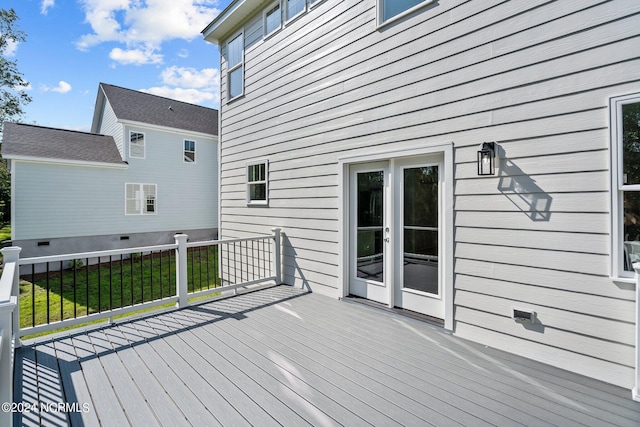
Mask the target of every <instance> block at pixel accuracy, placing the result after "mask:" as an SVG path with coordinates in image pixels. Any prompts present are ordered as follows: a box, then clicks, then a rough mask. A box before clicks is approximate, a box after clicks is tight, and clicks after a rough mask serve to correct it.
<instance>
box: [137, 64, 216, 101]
mask: <svg viewBox="0 0 640 427" xmlns="http://www.w3.org/2000/svg"><path fill="white" fill-rule="evenodd" d="M160 77H161V78H162V83H163V86H156V87H151V88H148V89H143V90H142V92H148V93H151V94H154V95H159V96H164V97H167V98H171V99H177V100H179V101H184V102H189V103H192V104H201V105H208V106H217V105H218V104H219V103H220V95H219V88H220V86H219V85H220V71H218V70H217V69H215V68H204V69H202V70H197V69H195V68H189V67H175V66H174V67H169V68H166V69H165V70H164V71H163V72H162V73H161V75H160Z"/></svg>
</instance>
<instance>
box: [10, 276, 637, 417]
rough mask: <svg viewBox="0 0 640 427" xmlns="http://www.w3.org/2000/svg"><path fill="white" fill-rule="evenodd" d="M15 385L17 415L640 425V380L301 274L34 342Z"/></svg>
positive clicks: (19, 356)
mask: <svg viewBox="0 0 640 427" xmlns="http://www.w3.org/2000/svg"><path fill="white" fill-rule="evenodd" d="M15 396H16V398H15V402H23V403H27V404H31V403H34V402H41V403H42V405H41V408H42V410H29V411H24V412H23V413H22V414H19V413H17V414H16V425H40V424H42V425H67V424H72V425H74V426H82V425H85V426H93V425H103V426H125V425H133V426H147V425H149V426H151V425H167V426H182V425H194V426H214V425H224V426H242V425H256V426H277V425H285V426H302V425H308V424H310V425H347V426H359V425H375V426H391V425H405V426H423V425H434V426H457V425H458V426H474V427H475V426H483V425H497V426H510V425H514V426H515V425H518V426H520V425H528V426H535V425H543V426H547V425H558V426H584V425H591V426H603V425H616V426H618V425H619V426H638V425H640V403H637V402H634V401H632V400H631V393H630V392H629V391H628V390H622V389H619V388H617V387H614V386H611V385H608V384H604V383H601V382H598V381H595V380H591V379H588V378H585V377H581V376H578V375H574V374H571V373H568V372H566V371H562V370H558V369H555V368H552V367H549V366H547V365H543V364H539V363H536V362H532V361H530V360H526V359H523V358H520V357H516V356H513V355H510V354H506V353H503V352H500V351H496V350H493V349H489V348H485V347H484V346H480V345H477V344H474V343H471V342H468V341H465V340H462V339H459V338H456V337H453V336H451V335H449V334H447V333H446V332H444V331H443V330H442V329H440V328H438V327H435V326H432V325H429V324H428V323H424V322H420V321H417V320H415V319H410V318H406V317H401V316H398V315H396V314H393V313H388V312H384V311H381V310H376V309H374V308H370V307H367V306H363V305H360V304H357V303H348V302H343V301H338V300H334V299H331V298H327V297H324V296H321V295H316V294H310V293H306V292H303V291H301V290H299V289H293V288H291V287H287V286H277V287H273V288H268V289H263V290H259V291H255V292H251V293H246V294H242V295H239V296H236V297H232V298H227V299H222V300H218V301H215V302H209V303H204V304H201V305H198V306H195V307H191V308H189V309H184V310H176V311H170V312H165V313H162V314H158V315H154V316H148V317H144V318H139V319H135V320H132V321H127V322H122V323H119V324H114V325H111V326H106V327H101V328H99V329H94V330H90V331H85V332H73V333H70V334H68V335H66V336H63V337H57V338H55V339H53V340H52V339H46V340H42V341H40V342H33V343H30V344H29V345H25V346H24V347H22V348H21V349H20V350H19V351H18V352H17V353H16V384H15ZM60 402H68V403H69V404H71V405H72V406H71V407H69V408H58V403H60ZM73 404H75V406H74V405H73ZM23 409H24V408H23ZM30 409H31V408H30ZM65 409H66V410H65ZM69 409H71V410H70V411H69Z"/></svg>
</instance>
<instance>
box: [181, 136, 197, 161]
mask: <svg viewBox="0 0 640 427" xmlns="http://www.w3.org/2000/svg"><path fill="white" fill-rule="evenodd" d="M183 154H184V162H185V163H195V162H196V142H195V141H191V140H188V139H185V140H184V152H183Z"/></svg>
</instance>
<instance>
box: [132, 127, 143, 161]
mask: <svg viewBox="0 0 640 427" xmlns="http://www.w3.org/2000/svg"><path fill="white" fill-rule="evenodd" d="M133 133H139V134H141V135H142V140H143V141H144V143H143V144H142V157H138V156H133V155H131V146H132V145H133V144H132V143H131V134H133ZM129 158H130V159H146V158H147V134H146V133H144V132H138V131H135V130H130V131H129Z"/></svg>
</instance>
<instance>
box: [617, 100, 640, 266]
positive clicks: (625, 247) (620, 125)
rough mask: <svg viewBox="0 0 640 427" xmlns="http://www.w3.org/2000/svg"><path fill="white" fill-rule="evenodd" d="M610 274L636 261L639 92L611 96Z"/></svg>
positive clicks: (639, 250) (639, 254) (639, 242)
mask: <svg viewBox="0 0 640 427" xmlns="http://www.w3.org/2000/svg"><path fill="white" fill-rule="evenodd" d="M610 112H611V187H612V188H611V197H612V203H611V206H612V216H613V218H612V221H611V224H612V228H613V229H612V232H611V236H612V275H613V276H614V277H632V276H633V273H632V272H633V264H634V263H640V93H636V94H632V95H628V96H620V97H616V98H612V99H611V103H610Z"/></svg>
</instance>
